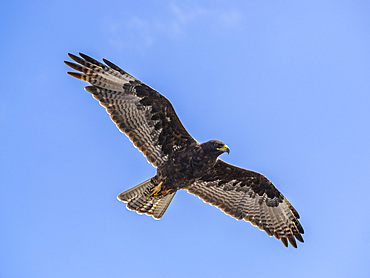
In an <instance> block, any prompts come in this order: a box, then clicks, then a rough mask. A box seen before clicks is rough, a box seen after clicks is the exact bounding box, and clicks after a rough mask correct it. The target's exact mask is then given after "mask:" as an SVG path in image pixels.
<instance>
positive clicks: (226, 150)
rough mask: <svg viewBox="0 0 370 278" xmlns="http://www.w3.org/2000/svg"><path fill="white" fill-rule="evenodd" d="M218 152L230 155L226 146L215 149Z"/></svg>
mask: <svg viewBox="0 0 370 278" xmlns="http://www.w3.org/2000/svg"><path fill="white" fill-rule="evenodd" d="M217 150H218V151H222V152H227V154H229V153H230V149H229V147H228V146H227V145H224V146H223V147H222V148H217Z"/></svg>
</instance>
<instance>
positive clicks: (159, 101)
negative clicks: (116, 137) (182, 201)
mask: <svg viewBox="0 0 370 278" xmlns="http://www.w3.org/2000/svg"><path fill="white" fill-rule="evenodd" d="M68 55H69V57H70V58H71V59H72V60H74V61H75V62H77V64H76V63H72V62H68V61H65V63H66V64H67V65H68V66H69V67H71V68H73V69H75V70H77V71H78V72H68V74H69V75H71V76H73V77H75V78H78V79H81V80H84V81H87V82H89V83H90V85H91V86H87V87H85V90H86V91H88V92H89V93H91V94H92V95H93V97H94V98H96V99H97V100H98V101H99V102H100V104H101V105H102V106H103V107H105V109H106V111H107V112H108V114H109V115H110V117H111V119H112V120H113V122H114V123H115V124H116V125H117V127H118V129H119V130H120V131H121V132H122V133H125V134H126V135H127V136H128V137H129V139H130V140H131V141H132V143H133V144H134V145H135V147H136V148H138V149H139V150H140V151H141V152H142V153H143V154H144V156H145V157H146V158H147V160H148V161H149V163H151V164H152V165H153V166H154V167H156V168H157V172H156V175H155V176H154V177H152V178H150V179H148V180H147V181H144V182H143V183H141V184H139V185H137V186H135V187H133V188H131V189H129V190H127V191H125V192H122V193H121V194H119V195H118V197H117V198H118V200H120V201H122V202H125V203H127V208H128V209H130V210H134V211H137V212H138V213H140V214H143V213H145V214H147V215H152V216H153V217H154V218H155V219H159V218H161V217H162V216H163V214H164V212H165V211H166V209H167V207H168V205H169V204H170V202H171V200H172V198H173V197H174V196H175V194H176V192H177V191H178V190H179V189H185V190H187V191H188V192H189V193H191V194H194V195H196V196H198V197H199V198H201V199H203V200H204V201H205V202H207V203H210V204H211V205H213V206H216V207H218V208H220V209H221V210H222V211H223V212H225V213H226V214H229V215H230V216H232V217H234V218H236V219H237V220H241V219H244V220H246V221H249V222H250V223H251V224H252V225H254V226H258V228H260V229H261V230H264V231H265V232H266V233H267V234H268V235H269V236H275V237H276V238H277V239H280V240H281V241H282V243H283V244H284V245H285V246H286V247H288V241H289V242H290V244H291V245H292V246H293V247H295V248H297V243H296V239H297V240H298V241H300V242H303V238H302V235H301V234H303V233H304V231H303V228H302V226H301V224H300V223H299V221H298V219H299V214H298V212H297V211H296V210H295V209H294V208H293V206H292V205H291V204H290V203H289V201H288V200H287V199H286V198H285V197H284V196H283V195H282V194H281V193H280V192H279V190H277V189H276V187H275V186H274V185H273V184H272V183H271V182H270V181H269V180H268V179H267V178H266V177H265V176H263V175H262V174H259V173H256V172H253V171H250V170H246V169H242V168H239V167H236V166H234V165H231V164H228V163H226V162H224V161H222V160H221V159H219V155H221V154H223V153H225V152H227V153H229V152H230V150H229V147H228V146H227V145H226V144H224V143H223V142H220V141H217V140H211V141H208V142H205V143H199V142H197V141H196V140H195V139H194V138H193V137H192V136H191V135H190V134H189V133H188V132H187V131H186V129H185V128H184V126H183V125H182V123H181V121H180V119H179V118H178V117H177V115H176V112H175V110H174V108H173V107H172V105H171V102H170V101H169V100H168V99H167V98H165V97H164V96H163V95H161V94H160V93H158V92H157V91H155V90H154V89H152V88H150V87H149V86H147V85H146V84H144V83H142V82H141V81H139V80H138V79H136V78H135V77H133V76H131V75H130V74H128V73H127V72H125V71H124V70H122V69H121V68H119V67H118V66H116V65H115V64H113V63H112V62H109V61H108V60H106V59H103V61H104V63H105V64H103V63H101V62H98V61H96V60H94V59H93V58H91V57H89V56H87V55H85V54H82V53H80V57H78V56H75V55H73V54H68Z"/></svg>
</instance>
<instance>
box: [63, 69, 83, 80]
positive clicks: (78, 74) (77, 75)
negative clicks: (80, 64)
mask: <svg viewBox="0 0 370 278" xmlns="http://www.w3.org/2000/svg"><path fill="white" fill-rule="evenodd" d="M67 74H69V75H70V76H72V77H74V78H77V79H82V76H83V74H81V73H79V72H73V71H67Z"/></svg>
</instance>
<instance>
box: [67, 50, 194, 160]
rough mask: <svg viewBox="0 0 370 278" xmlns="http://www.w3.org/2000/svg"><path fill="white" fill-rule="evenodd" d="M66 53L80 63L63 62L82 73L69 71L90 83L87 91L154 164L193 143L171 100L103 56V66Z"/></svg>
mask: <svg viewBox="0 0 370 278" xmlns="http://www.w3.org/2000/svg"><path fill="white" fill-rule="evenodd" d="M68 55H69V56H70V57H71V58H72V59H73V60H74V61H76V62H77V63H79V64H75V63H71V62H65V63H66V64H67V65H68V66H70V67H71V68H73V69H75V70H77V71H80V72H81V73H77V72H69V74H70V75H72V76H73V77H76V78H79V79H82V80H85V81H87V82H89V83H90V84H91V85H92V86H88V87H85V89H86V91H88V92H90V93H92V94H93V96H94V98H96V99H97V100H98V101H99V102H100V104H101V105H102V106H104V107H105V108H106V110H107V112H108V113H109V114H110V117H111V119H112V120H113V121H114V122H115V124H116V125H117V127H118V128H119V130H120V131H122V132H123V133H125V134H126V135H127V136H128V137H129V138H130V140H131V141H132V142H133V144H134V145H135V146H136V147H137V148H138V149H139V150H140V151H141V152H142V153H143V154H144V155H145V156H146V158H147V159H148V161H149V162H150V163H152V164H153V165H154V166H155V167H160V166H161V165H163V164H164V162H166V161H167V160H168V157H169V156H170V155H171V154H172V152H173V151H175V150H177V149H180V148H183V147H187V146H189V145H190V144H194V143H195V142H196V141H195V139H194V138H193V137H191V136H190V134H189V133H188V132H187V131H186V129H185V128H184V126H183V125H182V124H181V122H180V120H179V118H178V117H177V115H176V112H175V110H174V108H173V107H172V105H171V103H170V102H169V101H168V100H167V99H166V98H165V97H164V96H162V95H161V94H159V93H158V92H157V91H155V90H154V89H152V88H150V87H149V86H147V85H145V84H144V83H142V82H141V81H139V80H137V79H136V78H134V77H133V76H131V75H129V74H128V73H126V72H125V71H123V70H122V69H120V68H119V67H117V66H116V65H114V64H113V63H111V62H109V61H108V60H105V59H103V60H104V62H105V63H106V65H104V64H102V63H100V62H98V61H96V60H94V59H93V58H91V57H89V56H87V55H84V54H82V53H80V56H81V57H78V56H75V55H72V54H68Z"/></svg>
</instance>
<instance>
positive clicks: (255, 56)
mask: <svg viewBox="0 0 370 278" xmlns="http://www.w3.org/2000/svg"><path fill="white" fill-rule="evenodd" d="M0 15H1V16H0V26H1V27H0V28H1V44H0V48H1V52H0V58H1V67H0V74H1V101H0V123H1V129H2V132H1V135H0V139H1V147H0V152H1V156H0V162H1V168H0V169H1V170H0V171H1V173H0V177H1V178H0V181H1V187H0V211H1V212H0V214H1V222H2V225H1V230H0V246H1V252H0V277H22V278H23V277H35V278H36V277H37V278H40V277H42V278H43V277H48V278H49V277H56V278H59V277H63V278H65V277H152V278H156V277H158V278H162V277H256V276H258V277H370V266H369V262H368V261H369V248H370V243H369V239H368V237H369V234H370V221H369V220H370V216H369V205H368V199H369V198H368V197H369V195H370V147H369V142H370V128H369V127H370V32H369V27H370V3H369V1H217V0H216V1H186V0H185V1H142V0H138V1H110V0H106V1H59V2H53V1H29V2H25V1H7V2H4V3H3V4H2V8H1V11H0ZM67 52H71V53H75V54H76V53H78V52H83V53H86V54H89V55H91V56H93V57H94V58H96V59H99V60H100V59H101V58H103V57H104V58H107V59H109V60H111V61H112V62H114V63H116V64H117V65H119V66H121V67H122V68H123V69H125V70H126V71H128V72H130V73H131V74H133V75H134V76H136V77H137V78H139V79H140V80H142V81H143V82H145V83H147V84H148V85H150V86H152V87H154V88H155V89H157V90H158V91H159V92H161V93H162V94H164V95H165V96H166V97H167V98H169V99H170V100H171V102H172V103H173V105H174V107H175V108H176V111H177V113H178V115H179V117H180V118H181V120H182V122H183V123H184V125H185V127H186V128H187V129H188V131H189V132H190V133H191V134H192V135H193V136H194V137H195V138H196V139H197V140H198V141H206V140H209V139H219V140H222V141H224V142H225V143H227V144H228V145H229V146H230V148H231V153H230V155H229V156H227V155H223V156H222V158H223V159H224V160H226V161H227V162H229V163H233V164H236V165H238V166H241V167H245V168H248V169H252V170H254V171H258V172H261V173H263V174H265V175H266V176H267V177H268V178H269V179H270V180H271V181H272V182H273V183H274V184H275V185H276V186H277V187H278V188H279V189H280V190H281V191H282V193H283V194H284V195H285V196H286V197H287V198H288V199H289V200H290V201H291V203H292V204H293V205H294V206H295V208H296V209H297V210H298V211H299V213H300V215H301V223H302V225H303V227H304V228H305V235H304V239H305V243H304V244H299V246H298V249H293V248H289V249H286V248H285V247H284V246H283V244H282V243H281V242H279V241H277V240H276V239H275V238H270V237H268V236H267V234H266V233H264V232H261V231H259V230H258V229H257V228H255V227H252V226H251V225H250V224H249V223H246V222H243V221H236V220H234V219H233V218H231V217H229V216H227V215H225V214H223V213H222V212H221V211H219V210H218V209H216V208H214V207H212V206H210V205H207V204H205V203H203V202H202V201H201V200H199V199H198V198H197V197H195V196H192V195H190V194H188V193H186V192H185V191H184V192H179V193H178V194H177V195H176V196H175V198H174V200H173V202H172V203H171V205H170V207H169V208H168V210H167V212H166V213H165V215H164V217H163V218H162V219H161V220H160V221H155V220H154V219H152V218H151V217H148V216H140V215H138V214H136V213H134V212H130V211H128V210H127V209H126V208H125V205H124V204H123V203H121V202H118V201H117V200H116V196H117V195H118V194H119V193H120V192H122V191H124V190H126V189H128V188H130V187H132V186H135V185H137V184H138V183H140V182H142V181H144V180H146V179H148V178H149V177H151V176H153V175H154V174H155V169H154V168H153V167H152V166H151V165H150V164H148V163H147V162H146V159H145V158H144V157H143V156H142V154H141V153H139V152H138V151H137V150H136V149H135V148H134V147H133V146H132V144H131V142H129V140H128V139H127V138H126V137H125V136H124V135H123V134H121V133H120V132H119V131H118V130H117V129H116V127H115V126H114V124H113V123H112V122H111V120H110V118H109V117H108V115H107V114H106V112H105V111H104V109H103V108H102V107H101V106H100V105H99V104H98V103H97V101H96V100H94V99H93V98H92V97H91V96H90V95H89V94H88V93H87V92H85V91H84V90H83V87H84V86H85V85H86V84H84V82H82V81H79V80H76V79H73V78H71V77H70V76H68V75H67V74H66V71H67V70H68V68H67V66H65V65H64V64H63V60H66V59H68V56H67Z"/></svg>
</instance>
